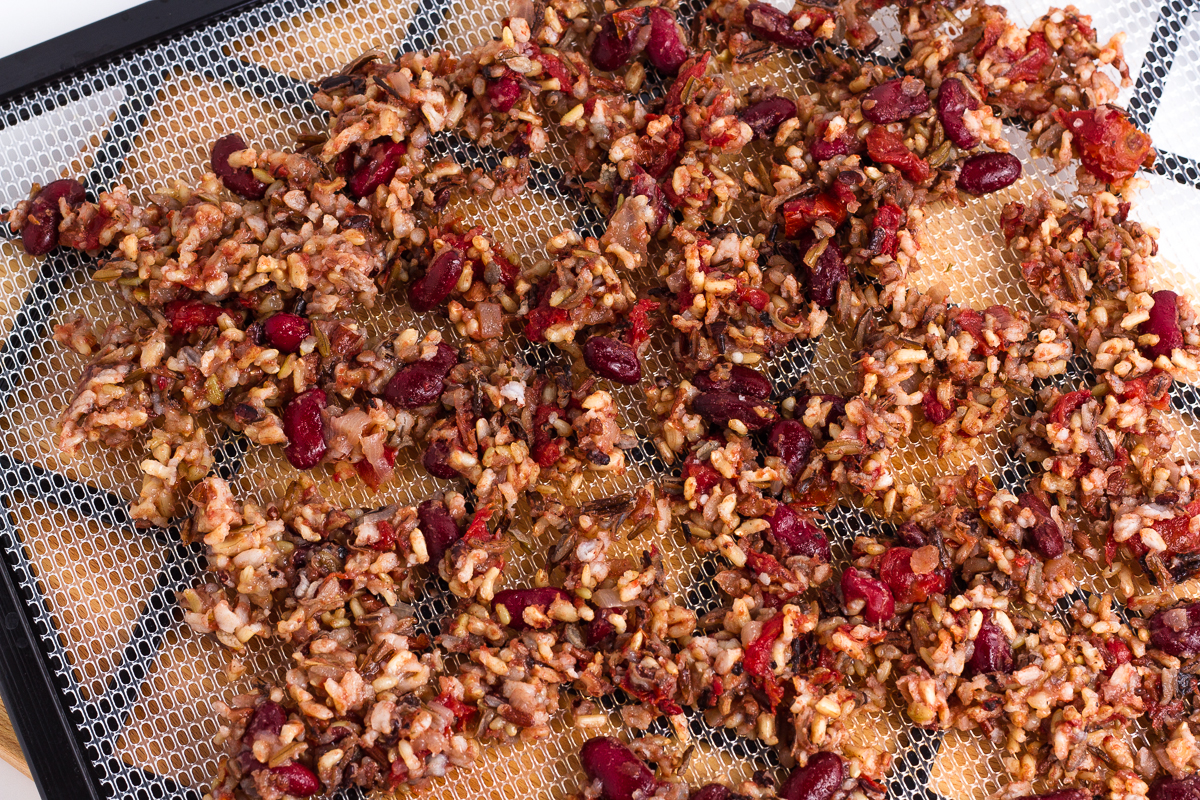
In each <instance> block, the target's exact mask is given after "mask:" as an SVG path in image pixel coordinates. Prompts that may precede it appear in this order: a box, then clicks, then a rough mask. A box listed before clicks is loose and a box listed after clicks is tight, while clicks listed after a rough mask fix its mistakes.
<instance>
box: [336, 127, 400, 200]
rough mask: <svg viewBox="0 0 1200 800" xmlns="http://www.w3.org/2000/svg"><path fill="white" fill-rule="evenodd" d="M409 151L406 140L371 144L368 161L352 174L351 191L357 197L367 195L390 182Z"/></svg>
mask: <svg viewBox="0 0 1200 800" xmlns="http://www.w3.org/2000/svg"><path fill="white" fill-rule="evenodd" d="M407 152H408V145H406V144H404V142H393V141H392V140H390V139H385V140H383V141H381V142H376V143H375V144H373V145H371V149H370V150H368V151H367V161H366V163H365V164H363V165H362V166H361V167H359V168H358V169H356V170H354V174H353V175H351V176H350V191H351V192H353V193H354V195H355V196H356V197H366V196H367V195H369V194H373V193H374V192H375V190H376V189H377V188H379V187H380V186H383V185H384V184H385V183H389V182H391V180H392V176H393V175H395V174H396V170H397V169H399V168H400V159H402V158H403V157H404V154H405V153H407Z"/></svg>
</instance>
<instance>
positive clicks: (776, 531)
mask: <svg viewBox="0 0 1200 800" xmlns="http://www.w3.org/2000/svg"><path fill="white" fill-rule="evenodd" d="M766 520H767V522H768V523H769V524H770V525H771V535H772V536H773V537H775V541H777V542H779V543H780V544H783V545H785V546H786V547H787V548H788V550H790V551H791V552H792V553H793V554H794V555H800V556H807V557H809V558H819V559H821V560H822V561H824V562H826V563H828V562H829V560H830V558H831V557H832V553H831V552H830V550H829V539H827V538H826V537H825V534H824V532H823V531H822V530H821V529H820V528H818V527H817V526H816V525H814V524H812V522H810V521H808V520H806V519H804V518H803V517H801V516H800V515H799V514H797V513H796V512H795V511H794V510H793V509H792V507H791V506H789V505H786V504H784V503H780V504H779V505H777V506H775V510H774V511H772V512H771V516H769V517H766Z"/></svg>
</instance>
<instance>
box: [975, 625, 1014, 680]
mask: <svg viewBox="0 0 1200 800" xmlns="http://www.w3.org/2000/svg"><path fill="white" fill-rule="evenodd" d="M967 667H968V668H969V670H970V671H971V672H972V673H974V674H975V675H987V674H990V673H993V672H1003V673H1004V674H1006V675H1007V674H1008V673H1010V672H1012V671H1013V652H1012V643H1011V642H1010V641H1008V635H1007V634H1006V633H1005V632H1004V629H1003V628H1001V627H1000V626H999V625H997V624H996V621H995V619H993V617H992V612H991V611H989V610H988V609H983V624H982V625H980V626H979V633H978V634H976V636H975V649H974V650H973V651H972V652H971V659H970V660H969V661H968V662H967Z"/></svg>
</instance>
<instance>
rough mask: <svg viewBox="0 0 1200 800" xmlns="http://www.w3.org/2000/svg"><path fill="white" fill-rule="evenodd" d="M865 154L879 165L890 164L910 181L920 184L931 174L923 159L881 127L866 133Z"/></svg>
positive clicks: (902, 141)
mask: <svg viewBox="0 0 1200 800" xmlns="http://www.w3.org/2000/svg"><path fill="white" fill-rule="evenodd" d="M867 154H868V155H870V156H871V158H872V159H874V160H875V161H876V162H878V163H880V164H891V165H892V166H893V167H895V168H896V169H898V170H900V173H901V174H902V175H904V177H906V178H908V179H909V180H910V181H913V182H915V183H920V182H921V181H924V180H926V179H927V178H928V177H929V176H930V175H932V174H933V173H932V172H931V171H930V169H929V164H928V163H927V162H926V161H925V159H923V158H919V157H918V156H917V155H916V154H915V153H913V152H912V151H911V150H909V149H908V148H907V147H905V146H904V140H903V139H901V138H900V137H899V135H897V134H895V133H892V132H891V131H889V130H888V129H887V128H885V127H884V126H882V125H876V126H874V127H873V128H871V130H870V132H869V133H867Z"/></svg>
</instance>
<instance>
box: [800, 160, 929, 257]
mask: <svg viewBox="0 0 1200 800" xmlns="http://www.w3.org/2000/svg"><path fill="white" fill-rule="evenodd" d="M906 152H907V151H906ZM782 212H783V224H784V231H783V233H784V235H785V236H787V237H788V238H789V239H794V238H796V237H797V236H799V235H800V233H801V232H803V231H805V230H808V229H809V228H811V227H812V226H813V223H815V222H816V221H817V220H819V219H824V220H828V221H829V222H830V223H831V224H832V225H833V227H835V228H840V227H841V226H842V223H844V222H845V221H846V205H845V204H844V203H842V202H841V201H840V200H838V199H837V198H836V197H834V196H833V195H832V194H830V193H829V192H820V193H818V194H811V195H807V196H805V197H795V198H793V199H791V200H788V201H787V202H786V203H784V204H783V209H782Z"/></svg>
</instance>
